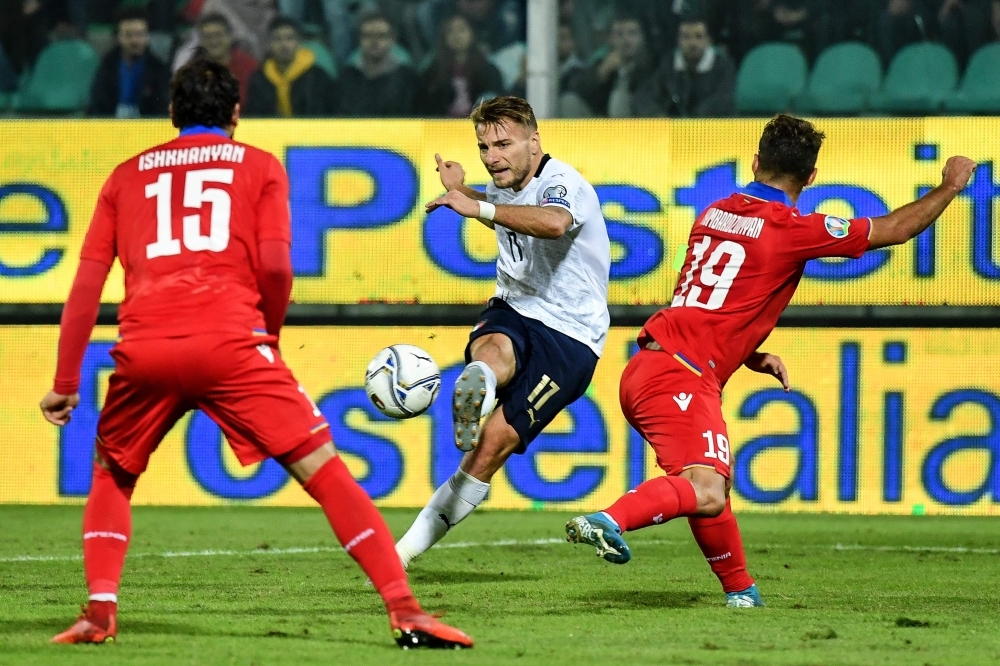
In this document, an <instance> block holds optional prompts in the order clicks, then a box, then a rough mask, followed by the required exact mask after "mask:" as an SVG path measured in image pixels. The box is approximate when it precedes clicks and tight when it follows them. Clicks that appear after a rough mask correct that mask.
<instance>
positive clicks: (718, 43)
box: [0, 0, 1000, 118]
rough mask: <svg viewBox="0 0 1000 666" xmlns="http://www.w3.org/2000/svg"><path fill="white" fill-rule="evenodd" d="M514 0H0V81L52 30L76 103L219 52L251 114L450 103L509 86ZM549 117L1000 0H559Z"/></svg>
mask: <svg viewBox="0 0 1000 666" xmlns="http://www.w3.org/2000/svg"><path fill="white" fill-rule="evenodd" d="M525 23H526V7H525V0H0V93H4V92H6V93H14V92H15V91H17V90H18V89H19V86H21V87H23V86H24V85H25V81H26V80H27V79H28V77H30V76H31V75H32V72H33V70H34V67H35V65H36V62H37V61H38V60H39V59H40V58H41V57H42V56H43V54H44V51H45V50H46V48H48V47H49V46H50V45H52V44H54V43H57V42H60V41H68V40H77V41H81V42H84V43H86V44H88V45H89V47H90V48H92V49H93V50H94V51H95V53H96V57H98V58H99V64H98V65H97V66H96V71H95V72H94V74H93V78H92V81H91V82H90V86H89V98H88V99H87V100H86V105H85V112H86V113H87V114H88V115H93V116H108V117H120V118H128V117H140V116H155V115H164V114H165V111H166V99H167V96H168V92H167V90H168V84H169V79H170V76H171V72H172V71H174V70H176V69H177V68H178V67H180V66H181V65H183V64H184V63H185V62H187V61H188V60H190V59H191V58H192V57H195V56H196V55H198V54H201V55H204V56H206V57H208V58H211V59H213V60H216V61H218V62H221V63H224V64H226V65H228V66H229V67H230V69H231V70H232V71H233V73H234V74H235V75H236V77H237V78H238V79H239V81H240V84H241V94H242V98H243V103H242V109H243V113H244V115H245V116H248V117H254V116H256V117H317V116H324V117H327V116H345V117H390V116H396V117H400V116H404V117H405V116H411V117H455V118H459V117H465V116H467V115H468V114H469V112H470V111H471V109H472V107H473V105H474V104H475V103H476V102H477V100H479V99H481V98H484V97H489V96H493V95H498V94H504V93H512V94H521V95H523V94H524V88H525V78H526V52H527V48H526V45H525V34H526V25H525ZM553 39H556V40H557V43H558V54H559V66H560V71H559V84H560V100H559V113H560V115H562V116H564V117H646V116H672V117H724V116H731V115H735V114H736V106H735V101H734V90H735V87H736V74H737V70H738V67H739V64H740V61H741V59H742V58H743V57H744V56H745V55H746V54H747V53H748V52H749V51H750V50H751V49H753V48H754V47H755V46H757V45H759V44H761V43H764V42H786V43H791V44H794V45H796V46H798V47H799V48H800V49H801V51H802V52H803V53H804V54H805V56H806V58H807V59H808V60H810V61H812V60H814V59H815V58H816V56H817V55H818V54H819V53H820V52H821V51H823V49H825V48H827V47H829V46H830V45H832V44H836V43H840V42H844V41H860V42H865V43H867V44H869V45H870V46H871V47H872V48H873V49H874V50H875V51H876V52H877V53H878V55H879V56H880V58H881V60H882V62H883V66H887V65H888V63H889V62H890V61H891V59H892V58H893V56H894V55H895V54H896V53H897V52H898V51H899V50H900V49H902V48H903V47H905V46H907V45H909V44H912V43H915V42H922V41H933V42H938V43H940V44H943V45H944V46H946V47H947V48H948V49H949V50H950V51H951V52H952V53H953V54H954V56H955V59H956V61H957V62H958V64H959V66H960V67H963V66H964V65H965V63H966V62H967V61H968V60H969V58H970V56H971V54H973V53H974V52H975V51H976V50H977V49H978V48H980V47H981V46H983V45H985V44H988V43H990V42H995V41H997V40H998V39H1000V0H630V1H626V0H560V2H559V24H558V33H557V34H556V35H553Z"/></svg>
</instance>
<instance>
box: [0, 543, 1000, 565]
mask: <svg viewBox="0 0 1000 666" xmlns="http://www.w3.org/2000/svg"><path fill="white" fill-rule="evenodd" d="M565 541H566V540H565V539H555V538H550V539H530V540H518V539H502V540H499V541H456V542H454V543H442V544H438V545H437V546H435V548H441V549H452V548H505V547H510V546H549V545H553V544H560V543H565ZM685 544H688V542H687V541H673V540H662V539H642V540H637V541H636V542H635V545H637V546H642V545H655V546H676V545H685ZM752 548H753V549H754V550H758V549H769V548H786V549H802V550H815V549H821V550H835V551H868V552H882V553H959V554H961V553H965V554H970V555H998V554H1000V549H997V548H967V547H964V546H866V545H863V544H840V543H838V544H835V545H833V546H822V545H793V544H759V545H758V544H752ZM340 552H343V548H340V547H333V546H313V547H305V548H255V549H253V550H215V549H209V550H182V551H166V552H162V553H130V554H129V557H130V558H132V557H247V556H258V555H303V554H306V555H308V554H316V553H340ZM82 559H83V556H82V555H17V556H13V557H0V563H13V562H75V561H79V560H82Z"/></svg>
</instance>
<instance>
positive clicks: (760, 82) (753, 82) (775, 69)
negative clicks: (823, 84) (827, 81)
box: [736, 42, 809, 115]
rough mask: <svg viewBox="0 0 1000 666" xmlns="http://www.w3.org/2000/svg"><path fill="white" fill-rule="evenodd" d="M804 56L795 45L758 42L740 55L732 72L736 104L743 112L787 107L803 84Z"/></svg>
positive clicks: (776, 110) (766, 112) (759, 112)
mask: <svg viewBox="0 0 1000 666" xmlns="http://www.w3.org/2000/svg"><path fill="white" fill-rule="evenodd" d="M808 69H809V68H808V66H807V65H806V59H805V56H803V55H802V51H800V50H799V48H798V47H797V46H792V45H791V44H782V43H777V42H774V43H768V44H761V45H760V46H758V47H756V48H755V49H753V50H752V51H750V53H748V54H747V55H746V57H744V58H743V63H742V64H741V65H740V71H739V74H738V75H737V76H736V108H737V110H738V111H739V112H740V113H741V114H743V115H771V114H773V113H780V112H781V111H788V110H789V109H791V108H792V102H793V100H795V98H797V97H798V96H799V95H800V94H801V92H802V89H803V88H805V85H806V74H807V72H808Z"/></svg>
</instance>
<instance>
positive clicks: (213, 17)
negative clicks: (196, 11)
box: [197, 12, 233, 34]
mask: <svg viewBox="0 0 1000 666" xmlns="http://www.w3.org/2000/svg"><path fill="white" fill-rule="evenodd" d="M213 23H215V24H217V25H221V26H222V27H224V28H225V29H226V32H228V33H229V34H233V24H232V23H230V22H229V19H227V18H226V17H225V15H223V14H220V13H219V12H211V13H209V14H205V15H204V16H202V17H201V18H200V19H198V26H197V27H198V29H199V30H200V29H202V28H204V27H205V26H206V25H212V24H213Z"/></svg>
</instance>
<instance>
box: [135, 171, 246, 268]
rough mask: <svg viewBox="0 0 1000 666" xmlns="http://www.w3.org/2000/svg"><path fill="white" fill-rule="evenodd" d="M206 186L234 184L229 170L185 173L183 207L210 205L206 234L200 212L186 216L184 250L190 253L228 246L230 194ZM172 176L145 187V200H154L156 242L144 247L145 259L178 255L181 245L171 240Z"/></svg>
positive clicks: (163, 176)
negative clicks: (202, 227)
mask: <svg viewBox="0 0 1000 666" xmlns="http://www.w3.org/2000/svg"><path fill="white" fill-rule="evenodd" d="M208 183H224V184H226V185H232V184H233V170H232V169H197V170H194V171H188V172H186V173H185V174H184V207H185V208H196V209H199V210H200V209H201V208H202V206H204V205H205V204H207V203H210V204H212V216H211V219H210V222H209V231H208V235H207V236H205V235H203V234H202V233H201V213H200V212H199V213H196V214H194V215H185V216H184V220H183V225H184V227H183V229H184V247H186V248H187V249H189V250H191V251H192V252H205V251H208V252H222V251H223V250H225V249H226V248H227V247H229V217H230V215H231V214H232V207H233V202H232V199H231V198H230V197H229V193H228V192H226V191H225V190H223V189H219V188H218V187H205V186H206V184H208ZM173 185H174V174H172V173H161V174H160V177H159V178H157V179H156V182H155V183H150V184H149V185H146V198H147V199H153V198H155V199H156V242H155V243H150V244H149V245H147V246H146V258H147V259H155V258H157V257H172V256H174V255H176V254H180V253H181V242H180V241H179V240H177V239H176V238H174V230H173V224H172V219H173V211H172V210H171V205H170V194H171V191H172V189H173Z"/></svg>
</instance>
